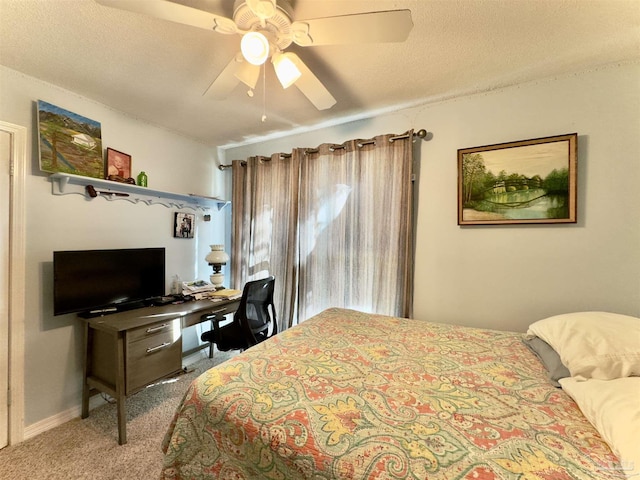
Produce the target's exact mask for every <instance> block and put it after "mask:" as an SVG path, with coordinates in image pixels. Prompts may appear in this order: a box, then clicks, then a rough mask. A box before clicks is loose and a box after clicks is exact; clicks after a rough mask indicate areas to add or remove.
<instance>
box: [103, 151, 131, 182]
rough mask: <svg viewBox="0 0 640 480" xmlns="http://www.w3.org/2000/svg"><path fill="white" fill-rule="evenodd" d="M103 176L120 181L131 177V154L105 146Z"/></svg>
mask: <svg viewBox="0 0 640 480" xmlns="http://www.w3.org/2000/svg"><path fill="white" fill-rule="evenodd" d="M104 178H107V179H109V180H116V181H120V182H124V181H126V180H127V179H129V178H131V155H128V154H126V153H123V152H119V151H118V150H114V149H113V148H107V161H106V163H105V172H104ZM120 179H122V180H120Z"/></svg>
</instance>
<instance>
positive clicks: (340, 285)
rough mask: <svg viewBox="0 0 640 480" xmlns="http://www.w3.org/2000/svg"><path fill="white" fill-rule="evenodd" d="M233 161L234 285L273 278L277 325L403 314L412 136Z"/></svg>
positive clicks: (409, 267)
mask: <svg viewBox="0 0 640 480" xmlns="http://www.w3.org/2000/svg"><path fill="white" fill-rule="evenodd" d="M391 138H396V137H393V136H391V135H383V136H379V137H375V138H374V139H372V140H369V141H366V142H359V141H357V140H353V141H349V142H346V143H344V144H342V145H329V144H323V145H320V146H319V147H318V149H316V150H312V151H310V150H308V149H295V150H294V151H293V152H292V154H291V156H287V157H286V158H282V157H281V156H280V155H279V154H276V155H273V156H272V157H270V158H269V159H267V160H265V159H263V158H259V157H251V158H249V159H248V160H247V162H246V164H245V166H241V163H240V162H234V164H233V165H234V168H233V171H234V182H233V202H232V208H233V239H232V244H233V246H232V277H233V278H234V282H235V286H236V287H239V286H241V285H242V284H243V283H244V282H246V281H249V280H253V279H256V278H262V277H264V276H266V275H269V274H270V275H274V276H275V277H276V306H277V308H278V309H279V312H278V313H279V320H280V322H279V323H281V325H280V326H281V327H282V328H283V329H284V328H286V327H287V326H291V325H293V324H296V323H299V322H301V321H304V320H305V319H307V318H309V317H311V316H313V315H315V314H316V313H319V312H320V311H322V310H324V309H325V308H329V307H344V308H354V309H358V310H363V311H369V312H374V313H381V314H387V315H394V316H410V314H411V311H410V308H411V299H410V295H411V292H412V273H413V247H412V244H411V239H412V238H413V221H412V219H413V213H412V206H413V200H412V192H413V188H412V182H411V173H412V138H413V134H412V132H409V133H408V135H406V136H401V138H398V139H396V140H394V141H390V139H391Z"/></svg>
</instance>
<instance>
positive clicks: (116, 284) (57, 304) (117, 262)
mask: <svg viewBox="0 0 640 480" xmlns="http://www.w3.org/2000/svg"><path fill="white" fill-rule="evenodd" d="M164 289H165V249H164V248H130V249H117V250H71V251H58V252H53V314H54V315H63V314H66V313H76V312H77V313H80V314H85V315H91V314H101V313H108V312H110V311H119V310H126V309H127V308H134V307H136V306H141V305H140V303H143V304H144V302H145V301H148V300H150V299H152V298H156V297H161V296H163V295H164V294H165V291H164Z"/></svg>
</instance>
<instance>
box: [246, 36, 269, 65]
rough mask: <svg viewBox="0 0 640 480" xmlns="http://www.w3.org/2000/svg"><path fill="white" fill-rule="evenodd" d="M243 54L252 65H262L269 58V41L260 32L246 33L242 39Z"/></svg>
mask: <svg viewBox="0 0 640 480" xmlns="http://www.w3.org/2000/svg"><path fill="white" fill-rule="evenodd" d="M240 50H241V51H242V56H243V57H244V58H245V60H246V61H247V62H249V63H250V64H252V65H262V64H263V63H264V62H266V61H267V58H269V41H268V40H267V37H265V36H264V35H263V34H261V33H260V32H249V33H245V34H244V36H243V37H242V40H241V41H240Z"/></svg>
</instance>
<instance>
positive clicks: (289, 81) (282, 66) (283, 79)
mask: <svg viewBox="0 0 640 480" xmlns="http://www.w3.org/2000/svg"><path fill="white" fill-rule="evenodd" d="M272 62H273V68H274V69H275V71H276V75H277V77H278V80H279V81H280V84H281V85H282V88H289V87H290V86H291V85H293V84H294V83H296V81H297V80H298V79H299V78H300V76H301V75H302V72H301V71H300V69H299V68H298V66H297V65H296V64H295V61H294V60H293V59H292V57H291V56H290V55H289V54H287V53H279V54H276V55H274V56H273V60H272Z"/></svg>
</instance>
